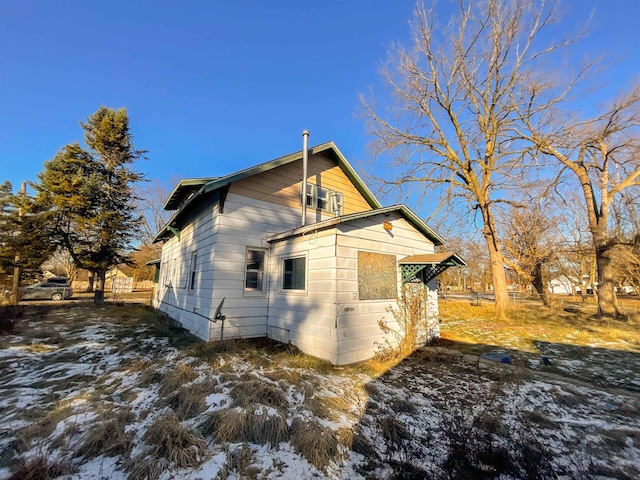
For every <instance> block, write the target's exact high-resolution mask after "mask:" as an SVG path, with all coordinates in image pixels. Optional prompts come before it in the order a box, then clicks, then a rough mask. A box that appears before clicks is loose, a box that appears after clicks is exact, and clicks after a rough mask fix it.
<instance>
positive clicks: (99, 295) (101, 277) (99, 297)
mask: <svg viewBox="0 0 640 480" xmlns="http://www.w3.org/2000/svg"><path fill="white" fill-rule="evenodd" d="M106 276H107V272H106V271H104V270H103V271H100V272H98V284H97V285H96V290H95V294H94V295H93V303H94V304H96V305H102V304H104V284H105V283H106Z"/></svg>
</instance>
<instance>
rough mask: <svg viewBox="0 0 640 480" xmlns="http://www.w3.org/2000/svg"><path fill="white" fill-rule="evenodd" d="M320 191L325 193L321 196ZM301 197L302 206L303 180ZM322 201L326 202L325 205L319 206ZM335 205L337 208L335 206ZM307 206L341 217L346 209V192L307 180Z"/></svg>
mask: <svg viewBox="0 0 640 480" xmlns="http://www.w3.org/2000/svg"><path fill="white" fill-rule="evenodd" d="M320 191H321V192H324V195H322V196H320ZM299 199H300V206H302V182H300V195H299ZM320 202H322V203H324V206H322V207H321V206H319V204H320ZM334 206H336V207H337V208H333V207H334ZM307 208H311V209H314V210H320V211H321V212H325V213H328V214H333V215H335V216H336V217H339V216H340V215H342V212H343V209H344V194H343V193H342V192H338V191H336V190H332V189H330V188H327V187H322V186H319V185H316V184H315V183H308V182H307Z"/></svg>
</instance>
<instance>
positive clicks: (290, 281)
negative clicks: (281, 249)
mask: <svg viewBox="0 0 640 480" xmlns="http://www.w3.org/2000/svg"><path fill="white" fill-rule="evenodd" d="M306 269H307V259H306V257H295V258H285V259H284V261H283V268H282V273H283V274H282V289H283V290H304V289H305V287H306V283H305V281H306Z"/></svg>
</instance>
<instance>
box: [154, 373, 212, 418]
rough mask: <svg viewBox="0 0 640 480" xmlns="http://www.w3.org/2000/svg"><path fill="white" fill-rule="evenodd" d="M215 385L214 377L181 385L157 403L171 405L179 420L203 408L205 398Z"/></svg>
mask: <svg viewBox="0 0 640 480" xmlns="http://www.w3.org/2000/svg"><path fill="white" fill-rule="evenodd" d="M215 386H216V382H215V380H214V379H207V380H205V381H202V382H195V383H191V384H189V385H183V386H182V387H180V388H179V389H178V390H177V391H176V392H173V393H171V394H169V395H167V396H166V397H161V398H160V399H159V400H158V405H159V406H161V407H166V406H169V407H171V408H172V409H173V411H174V412H176V414H177V415H178V418H180V420H186V419H189V418H193V417H195V416H196V415H198V414H200V413H202V412H203V411H204V410H205V408H206V407H207V405H206V404H205V398H206V397H207V395H209V394H211V392H213V390H214V388H215Z"/></svg>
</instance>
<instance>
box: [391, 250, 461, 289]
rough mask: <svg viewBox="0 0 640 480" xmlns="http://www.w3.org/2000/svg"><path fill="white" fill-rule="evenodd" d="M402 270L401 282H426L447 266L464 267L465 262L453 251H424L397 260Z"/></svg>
mask: <svg viewBox="0 0 640 480" xmlns="http://www.w3.org/2000/svg"><path fill="white" fill-rule="evenodd" d="M398 263H399V264H400V268H401V270H402V283H406V282H422V283H425V284H426V283H427V282H428V281H430V280H431V279H433V278H435V277H436V276H438V275H440V274H441V273H442V272H444V271H445V270H446V269H447V268H449V267H464V266H465V265H466V262H465V261H464V260H463V259H462V258H460V257H459V256H458V255H456V254H455V253H451V252H442V253H424V254H420V255H410V256H408V257H405V258H403V259H402V260H400V261H399V262H398Z"/></svg>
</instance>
